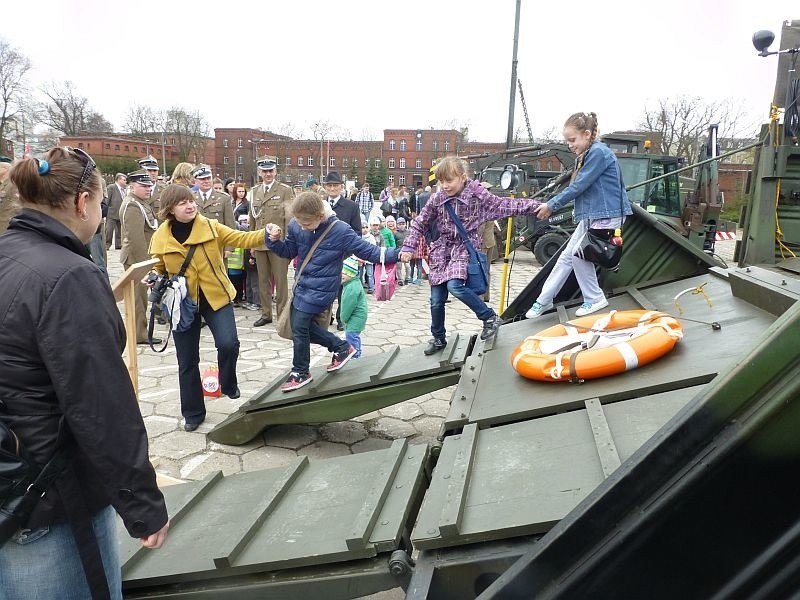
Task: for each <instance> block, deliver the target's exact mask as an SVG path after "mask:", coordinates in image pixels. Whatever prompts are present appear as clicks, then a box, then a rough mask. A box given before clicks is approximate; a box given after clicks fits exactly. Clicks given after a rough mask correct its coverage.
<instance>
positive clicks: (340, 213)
mask: <svg viewBox="0 0 800 600" xmlns="http://www.w3.org/2000/svg"><path fill="white" fill-rule="evenodd" d="M333 212H335V213H336V216H337V217H339V220H340V221H344V222H345V223H347V224H348V225H350V227H352V228H353V231H355V232H356V233H357V234H358V236H359V237H361V211H360V210H358V204H356V203H355V202H353V201H352V200H348V199H347V198H345V197H340V198H339V200H338V201H337V202H336V206H334V207H333Z"/></svg>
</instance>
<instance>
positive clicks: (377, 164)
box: [375, 158, 381, 169]
mask: <svg viewBox="0 0 800 600" xmlns="http://www.w3.org/2000/svg"><path fill="white" fill-rule="evenodd" d="M380 166H381V159H380V158H376V159H375V168H376V169H377V168H378V167H380Z"/></svg>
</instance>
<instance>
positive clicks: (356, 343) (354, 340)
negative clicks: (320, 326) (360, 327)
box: [344, 331, 361, 358]
mask: <svg viewBox="0 0 800 600" xmlns="http://www.w3.org/2000/svg"><path fill="white" fill-rule="evenodd" d="M344 339H346V340H347V343H348V344H350V345H351V346H352V347H353V348H355V349H356V353H355V354H354V355H353V358H361V332H359V331H345V332H344Z"/></svg>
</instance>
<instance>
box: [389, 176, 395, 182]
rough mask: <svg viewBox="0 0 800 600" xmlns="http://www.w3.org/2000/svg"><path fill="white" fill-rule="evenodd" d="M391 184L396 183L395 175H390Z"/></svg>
mask: <svg viewBox="0 0 800 600" xmlns="http://www.w3.org/2000/svg"><path fill="white" fill-rule="evenodd" d="M389 183H394V175H389Z"/></svg>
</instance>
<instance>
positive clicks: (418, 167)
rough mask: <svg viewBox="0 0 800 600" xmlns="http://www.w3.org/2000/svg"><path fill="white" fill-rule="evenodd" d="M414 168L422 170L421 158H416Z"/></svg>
mask: <svg viewBox="0 0 800 600" xmlns="http://www.w3.org/2000/svg"><path fill="white" fill-rule="evenodd" d="M414 168H415V169H421V168H422V159H421V158H418V159H417V160H416V161H414Z"/></svg>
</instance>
